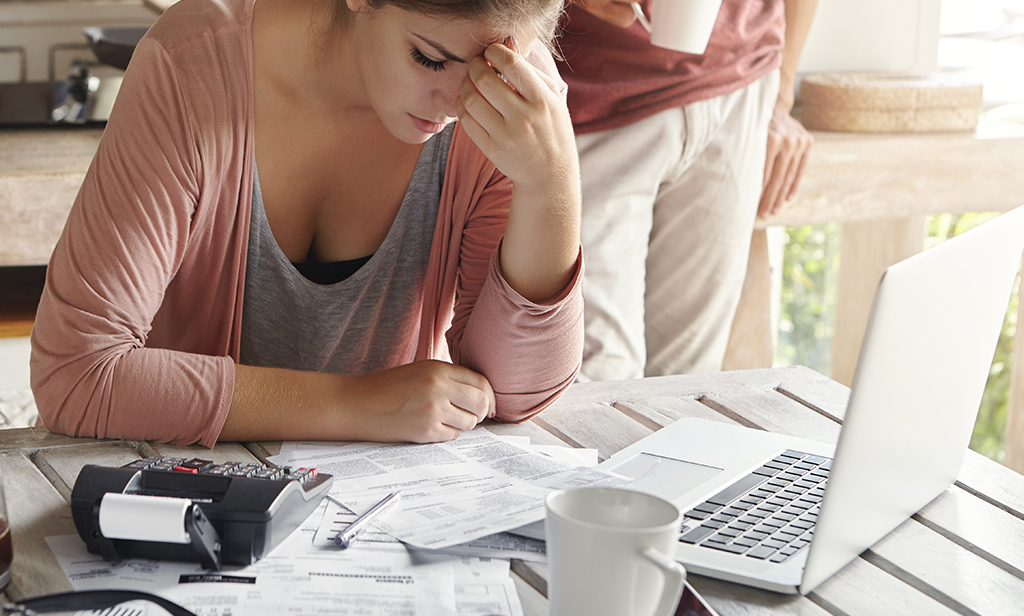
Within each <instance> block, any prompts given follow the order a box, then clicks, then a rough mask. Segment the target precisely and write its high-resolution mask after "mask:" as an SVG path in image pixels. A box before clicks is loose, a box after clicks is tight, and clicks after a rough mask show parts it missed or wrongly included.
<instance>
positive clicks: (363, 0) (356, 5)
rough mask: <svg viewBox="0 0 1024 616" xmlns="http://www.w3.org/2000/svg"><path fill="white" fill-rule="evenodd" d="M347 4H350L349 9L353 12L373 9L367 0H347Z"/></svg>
mask: <svg viewBox="0 0 1024 616" xmlns="http://www.w3.org/2000/svg"><path fill="white" fill-rule="evenodd" d="M345 4H346V5H348V10H350V11H352V12H353V13H363V12H366V11H369V10H370V9H371V7H370V3H369V2H367V0H345Z"/></svg>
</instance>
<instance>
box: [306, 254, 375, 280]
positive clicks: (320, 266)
mask: <svg viewBox="0 0 1024 616" xmlns="http://www.w3.org/2000/svg"><path fill="white" fill-rule="evenodd" d="M371 258H373V255H370V256H367V257H359V258H358V259H349V260H348V261H332V262H331V263H317V262H314V261H307V262H305V263H292V265H294V266H295V269H296V270H298V272H299V273H300V274H302V275H303V276H304V277H305V278H306V279H308V280H310V281H312V282H315V283H317V284H335V283H338V282H341V281H342V280H345V279H346V278H348V277H349V276H351V275H352V274H355V273H356V272H358V271H359V268H360V267H362V266H364V265H366V262H367V261H369V260H370V259H371Z"/></svg>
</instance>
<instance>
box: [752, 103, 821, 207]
mask: <svg viewBox="0 0 1024 616" xmlns="http://www.w3.org/2000/svg"><path fill="white" fill-rule="evenodd" d="M787 107H788V105H786V104H784V103H780V104H778V105H776V106H775V110H774V111H773V112H772V119H771V122H770V123H769V124H768V156H767V158H765V163H764V184H763V188H762V190H761V203H760V204H759V205H758V208H757V215H758V217H759V218H767V217H769V216H773V215H775V214H777V213H778V212H779V210H780V209H781V208H782V205H783V203H784V202H785V201H787V200H789V199H792V198H793V197H794V196H795V195H796V190H797V188H798V187H799V186H800V177H801V176H802V175H803V172H804V166H805V165H806V164H807V156H808V153H809V152H810V150H811V145H812V144H813V143H814V137H812V136H811V134H810V133H809V132H807V129H805V128H804V127H803V125H801V124H800V123H799V122H797V121H796V120H795V119H793V116H791V115H789V111H788V110H787Z"/></svg>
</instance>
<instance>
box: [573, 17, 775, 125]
mask: <svg viewBox="0 0 1024 616" xmlns="http://www.w3.org/2000/svg"><path fill="white" fill-rule="evenodd" d="M663 1H670V2H672V1H678V0H663ZM641 4H642V6H644V9H645V13H647V14H648V15H649V14H650V12H649V11H648V10H647V4H648V0H643V2H641ZM563 23H564V30H563V32H562V36H561V38H560V39H558V45H559V47H560V48H561V53H562V60H561V61H560V62H559V63H558V70H559V72H560V73H561V75H562V79H564V80H565V81H566V83H568V84H569V98H568V104H569V112H570V114H571V115H572V121H573V127H574V128H575V130H576V132H577V133H590V132H596V131H601V130H608V129H611V128H617V127H620V126H625V125H627V124H631V123H633V122H636V121H638V120H641V119H643V118H646V117H648V116H651V115H654V114H656V113H658V112H660V111H664V110H665V109H669V108H672V107H679V106H682V105H686V104H688V103H692V102H694V101H698V100H705V99H708V98H713V97H715V96H720V95H722V94H727V93H729V92H733V91H735V90H738V89H740V88H743V87H746V86H747V85H749V84H751V83H753V82H755V81H757V80H758V79H760V78H761V77H763V76H764V75H766V74H767V73H769V72H770V71H772V70H774V69H775V68H777V67H778V66H779V65H780V64H781V63H782V48H783V45H784V42H785V29H786V19H785V7H784V5H783V0H723V2H722V8H721V10H720V12H719V14H718V19H717V21H716V22H715V27H714V30H713V31H712V32H711V39H710V40H709V41H708V47H707V50H706V51H705V53H704V54H703V55H699V56H698V55H693V54H687V53H681V52H677V51H671V50H668V49H663V48H660V47H655V46H653V45H651V37H650V35H649V34H648V33H647V31H646V30H644V29H643V27H642V26H641V25H640V24H639V23H634V24H633V25H632V26H630V27H628V28H620V27H619V26H615V25H613V24H610V23H608V22H606V21H603V20H601V19H599V18H597V17H595V16H593V15H591V14H590V13H588V12H587V11H585V10H583V9H581V8H579V7H578V6H576V5H570V6H569V7H568V8H567V11H566V16H565V20H564V22H563Z"/></svg>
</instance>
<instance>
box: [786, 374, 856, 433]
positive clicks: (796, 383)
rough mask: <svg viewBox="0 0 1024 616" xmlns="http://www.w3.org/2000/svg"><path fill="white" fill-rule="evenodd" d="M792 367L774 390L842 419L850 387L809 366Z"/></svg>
mask: <svg viewBox="0 0 1024 616" xmlns="http://www.w3.org/2000/svg"><path fill="white" fill-rule="evenodd" d="M794 368H795V369H794V370H793V371H792V372H790V373H789V374H788V375H787V376H786V378H785V379H783V381H782V382H781V383H779V386H778V387H777V388H776V390H777V391H779V392H780V393H782V394H785V395H787V396H789V397H791V398H793V399H794V400H798V401H800V402H801V403H802V404H804V405H806V406H807V407H808V408H813V409H817V410H818V411H819V412H820V413H821V414H823V415H825V416H827V417H831V418H832V419H834V420H836V421H842V420H843V417H845V416H846V406H847V404H849V402H850V388H849V387H847V386H846V385H843V384H842V383H838V382H836V381H833V380H832V379H830V378H828V377H826V376H824V375H822V374H820V373H818V372H815V371H814V370H811V369H810V368H806V367H804V366H794Z"/></svg>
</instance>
